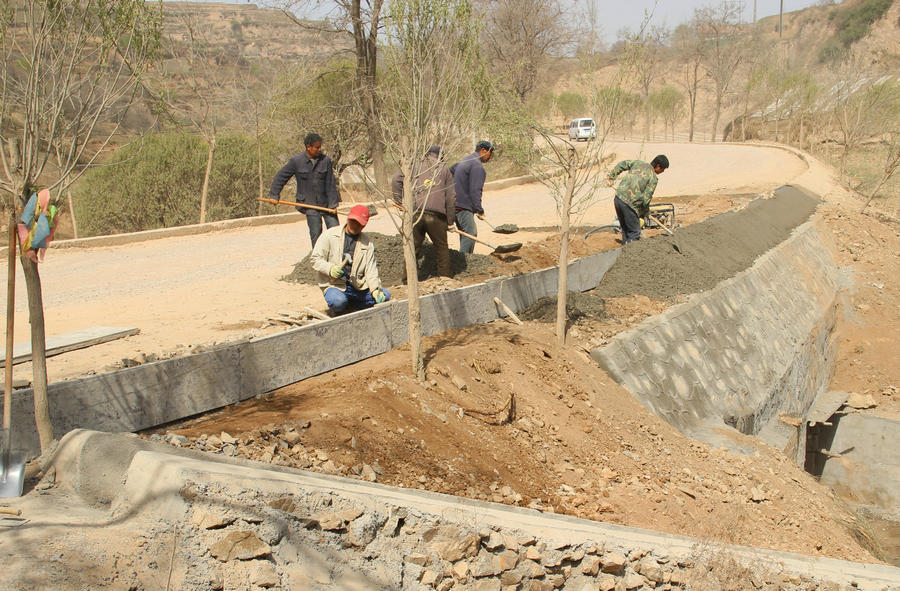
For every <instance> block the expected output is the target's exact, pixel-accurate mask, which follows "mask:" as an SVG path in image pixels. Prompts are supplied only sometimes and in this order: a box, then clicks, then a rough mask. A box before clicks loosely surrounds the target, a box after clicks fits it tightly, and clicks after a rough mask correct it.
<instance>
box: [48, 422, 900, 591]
mask: <svg viewBox="0 0 900 591" xmlns="http://www.w3.org/2000/svg"><path fill="white" fill-rule="evenodd" d="M60 450H64V452H61V453H60V454H58V455H57V457H56V458H55V460H54V465H55V466H56V468H57V482H59V483H60V484H61V485H62V486H67V487H69V488H70V489H72V490H73V491H74V492H76V493H78V494H80V495H85V493H86V496H87V497H88V498H89V499H93V500H96V499H98V498H103V499H107V500H108V501H110V502H112V507H113V509H114V511H115V512H116V513H117V514H119V515H121V514H123V513H130V512H134V511H138V510H142V511H152V514H153V515H154V517H160V516H162V517H164V518H167V519H179V520H186V519H187V518H188V517H189V515H188V513H189V507H188V502H187V501H186V497H185V496H184V495H183V494H182V491H184V490H186V489H189V488H191V487H194V488H197V489H200V490H204V491H213V490H218V491H229V490H234V491H238V490H239V491H240V492H241V494H242V495H245V496H246V495H250V496H252V495H257V496H259V497H260V498H264V497H265V496H266V495H268V496H270V497H271V496H272V495H276V496H278V495H293V494H296V492H297V491H304V493H307V494H308V493H322V494H327V495H331V496H334V497H338V498H341V499H345V500H350V501H352V502H353V503H355V504H357V505H361V506H363V507H365V508H366V509H367V510H369V511H371V510H376V509H381V510H386V511H388V512H391V511H393V510H394V509H396V508H404V509H407V510H412V511H416V512H419V513H421V514H425V515H427V516H430V518H431V519H433V520H435V521H437V522H439V523H442V524H447V523H451V524H455V525H458V526H461V527H464V528H467V529H474V530H477V529H480V528H492V527H493V528H500V527H502V528H506V529H514V530H520V531H523V532H526V533H527V534H529V535H533V536H535V537H537V538H539V539H541V540H543V541H546V542H547V543H548V544H552V545H553V546H560V545H563V544H569V545H575V546H577V545H579V544H582V543H585V542H602V543H605V544H613V545H615V546H616V547H618V548H621V549H624V550H625V551H628V550H630V549H645V550H646V549H647V548H653V552H654V553H655V554H657V555H662V556H667V557H669V558H672V559H680V558H688V557H690V556H692V555H696V554H697V552H698V551H702V552H704V553H709V554H715V553H725V554H728V555H730V556H732V557H734V559H735V560H737V561H738V562H740V563H743V564H745V565H760V564H763V565H765V566H766V567H769V568H771V569H772V570H773V571H775V572H779V573H789V574H795V575H799V576H805V577H813V578H816V579H821V580H826V581H833V582H839V583H843V584H855V585H856V586H857V587H858V588H861V589H873V590H874V589H884V588H886V587H888V588H895V589H896V585H897V583H898V581H900V569H898V568H894V567H890V566H884V565H876V564H862V563H856V562H850V561H843V560H837V559H831V558H819V557H811V556H804V555H800V554H795V553H789V552H778V551H773V550H765V549H759V548H751V547H746V546H738V545H730V544H718V543H712V542H707V541H701V540H697V539H692V538H688V537H685V536H678V535H671V534H663V533H659V532H654V531H651V530H644V529H640V528H631V527H626V526H620V525H614V524H607V523H602V522H595V521H589V520H585V519H580V518H575V517H571V516H567V515H556V514H550V513H542V512H539V511H536V510H534V509H527V508H522V507H511V506H507V505H502V504H497V503H490V502H486V501H478V500H474V499H465V498H458V497H453V496H450V495H445V494H441V493H435V492H429V491H418V490H410V489H402V488H398V487H394V486H388V485H384V484H378V483H367V482H364V481H361V480H354V479H349V478H343V477H340V476H331V475H324V474H316V473H309V472H302V471H297V470H292V469H289V468H281V469H279V470H278V471H275V470H270V469H268V468H269V466H268V465H260V464H257V463H256V462H251V461H243V462H241V465H236V463H235V462H228V461H219V459H218V458H211V457H210V456H208V455H207V454H202V453H200V452H195V453H193V454H186V453H184V451H185V450H179V449H176V448H172V447H171V446H166V445H164V444H155V443H152V442H147V441H140V442H138V441H137V440H135V439H134V438H133V437H131V436H128V435H124V434H115V435H114V434H107V433H98V432H91V431H84V430H78V431H73V432H71V433H70V434H68V435H67V436H66V437H65V438H64V439H63V440H62V441H61V442H60ZM187 456H191V457H187ZM263 466H265V468H264V467H263ZM101 467H102V468H101ZM92 470H103V471H104V473H103V474H102V477H101V478H98V477H96V475H94V474H91V471H92ZM87 485H89V486H90V489H89V490H85V486H87ZM410 550H412V549H410ZM891 585H894V586H895V587H890V586H891Z"/></svg>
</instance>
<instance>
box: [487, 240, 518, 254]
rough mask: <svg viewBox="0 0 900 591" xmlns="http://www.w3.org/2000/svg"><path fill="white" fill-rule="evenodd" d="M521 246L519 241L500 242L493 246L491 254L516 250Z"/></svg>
mask: <svg viewBox="0 0 900 591" xmlns="http://www.w3.org/2000/svg"><path fill="white" fill-rule="evenodd" d="M520 248H522V243H521V242H516V243H515V244H501V245H500V246H498V247H496V248H494V252H493V254H506V253H508V252H516V251H517V250H519V249H520Z"/></svg>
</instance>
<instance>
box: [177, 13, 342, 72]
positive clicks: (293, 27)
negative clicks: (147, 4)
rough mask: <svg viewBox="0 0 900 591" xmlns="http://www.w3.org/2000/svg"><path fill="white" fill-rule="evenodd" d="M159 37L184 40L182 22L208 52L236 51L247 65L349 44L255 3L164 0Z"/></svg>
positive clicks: (317, 26) (295, 57)
mask: <svg viewBox="0 0 900 591" xmlns="http://www.w3.org/2000/svg"><path fill="white" fill-rule="evenodd" d="M164 10H165V14H164V21H163V28H164V31H163V33H164V35H165V36H166V37H167V38H169V39H172V40H174V41H175V42H179V43H186V42H187V41H188V40H189V36H188V31H187V27H186V26H185V24H186V23H191V24H193V25H194V26H196V27H197V28H198V29H199V31H200V33H201V35H202V37H203V38H204V42H205V44H206V48H207V50H208V52H209V53H210V54H213V55H214V54H218V53H231V54H235V53H236V54H238V55H240V56H241V57H242V58H243V59H245V60H247V65H248V66H249V65H250V63H251V62H253V61H254V60H273V61H275V62H280V63H283V64H288V63H294V62H299V63H303V61H308V60H310V59H317V58H319V57H321V56H324V55H328V54H330V53H332V52H333V51H334V50H335V49H339V48H341V47H343V48H346V49H349V47H350V45H349V43H347V41H346V38H345V37H344V36H343V35H341V34H340V33H329V32H325V29H324V24H323V23H319V22H314V21H304V24H303V26H301V25H300V24H298V23H297V22H294V21H293V20H292V19H291V18H290V17H289V16H287V15H285V14H284V13H282V12H281V11H279V10H274V9H271V8H260V7H258V6H256V5H255V4H224V3H215V2H166V3H165V4H164Z"/></svg>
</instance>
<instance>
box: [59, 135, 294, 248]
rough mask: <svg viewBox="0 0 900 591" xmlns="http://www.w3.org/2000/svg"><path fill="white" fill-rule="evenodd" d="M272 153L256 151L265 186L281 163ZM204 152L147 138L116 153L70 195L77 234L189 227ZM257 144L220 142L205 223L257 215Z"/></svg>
mask: <svg viewBox="0 0 900 591" xmlns="http://www.w3.org/2000/svg"><path fill="white" fill-rule="evenodd" d="M274 153H275V149H274V147H273V146H271V145H270V144H268V143H267V144H266V145H265V146H264V149H263V163H264V164H263V179H264V183H265V184H268V183H269V182H271V180H272V177H273V176H274V174H275V170H277V168H278V167H279V166H280V165H281V164H282V163H281V162H280V161H279V160H276V159H275V158H274V157H273V154H274ZM206 156H207V145H206V143H205V142H204V141H203V139H202V138H200V137H198V136H190V135H184V134H177V133H165V134H154V135H150V136H147V137H146V138H144V139H143V140H142V141H140V142H136V143H134V144H129V145H127V146H125V147H123V148H121V149H119V150H117V151H116V152H115V154H114V155H113V157H112V159H111V161H110V162H108V163H106V164H105V165H103V166H100V167H97V168H93V169H91V170H90V171H88V173H86V174H85V175H84V177H82V178H81V180H79V182H78V183H77V184H76V186H75V187H74V189H73V196H74V198H75V213H76V216H77V220H78V226H79V229H80V230H81V231H82V233H83V235H85V236H95V235H101V234H115V233H121V232H136V231H140V230H150V229H154V228H165V227H171V226H182V225H188V224H195V223H197V222H198V221H199V217H200V191H201V188H202V186H203V174H204V172H205V170H206ZM258 184H259V180H258V175H257V161H256V143H255V142H254V141H253V139H252V138H248V137H246V136H241V135H236V134H229V135H220V136H219V137H218V139H217V142H216V153H215V158H214V159H213V170H212V174H211V177H210V187H209V196H208V198H207V202H208V203H207V220H208V221H214V220H221V219H229V218H236V217H244V216H250V215H254V214H255V213H256V211H257V203H258V202H257V201H256V197H257V195H258V191H259V189H258Z"/></svg>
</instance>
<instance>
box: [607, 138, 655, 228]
mask: <svg viewBox="0 0 900 591" xmlns="http://www.w3.org/2000/svg"><path fill="white" fill-rule="evenodd" d="M667 168H669V159H668V158H666V157H665V156H664V155H662V154H660V155H659V156H657V157H656V158H654V159H653V160H652V161H650V163H649V164H647V163H646V162H644V161H643V160H622V161H621V162H619V163H618V164H616V166H615V168H613V169H612V170H611V171H609V174H608V175H606V181H607V184H608V185H610V186H612V184H613V181H615V180H616V177H617V176H619V175H620V174H622V173H623V172H625V171H626V170H627V171H628V174H627V175H625V178H623V179H622V181H621V182H620V183H619V186H618V187H616V197H615V199H613V205H615V207H616V215H617V216H618V217H619V225H620V226H621V227H622V244H628V243H629V242H631V241H633V240H640V239H641V219H642V218H645V217H647V215H648V214H649V213H650V200H651V199H653V192H654V191H655V190H656V183H657V182H658V179H657V175H660V174H662V173H663V172H664V171H665V170H666V169H667Z"/></svg>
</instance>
